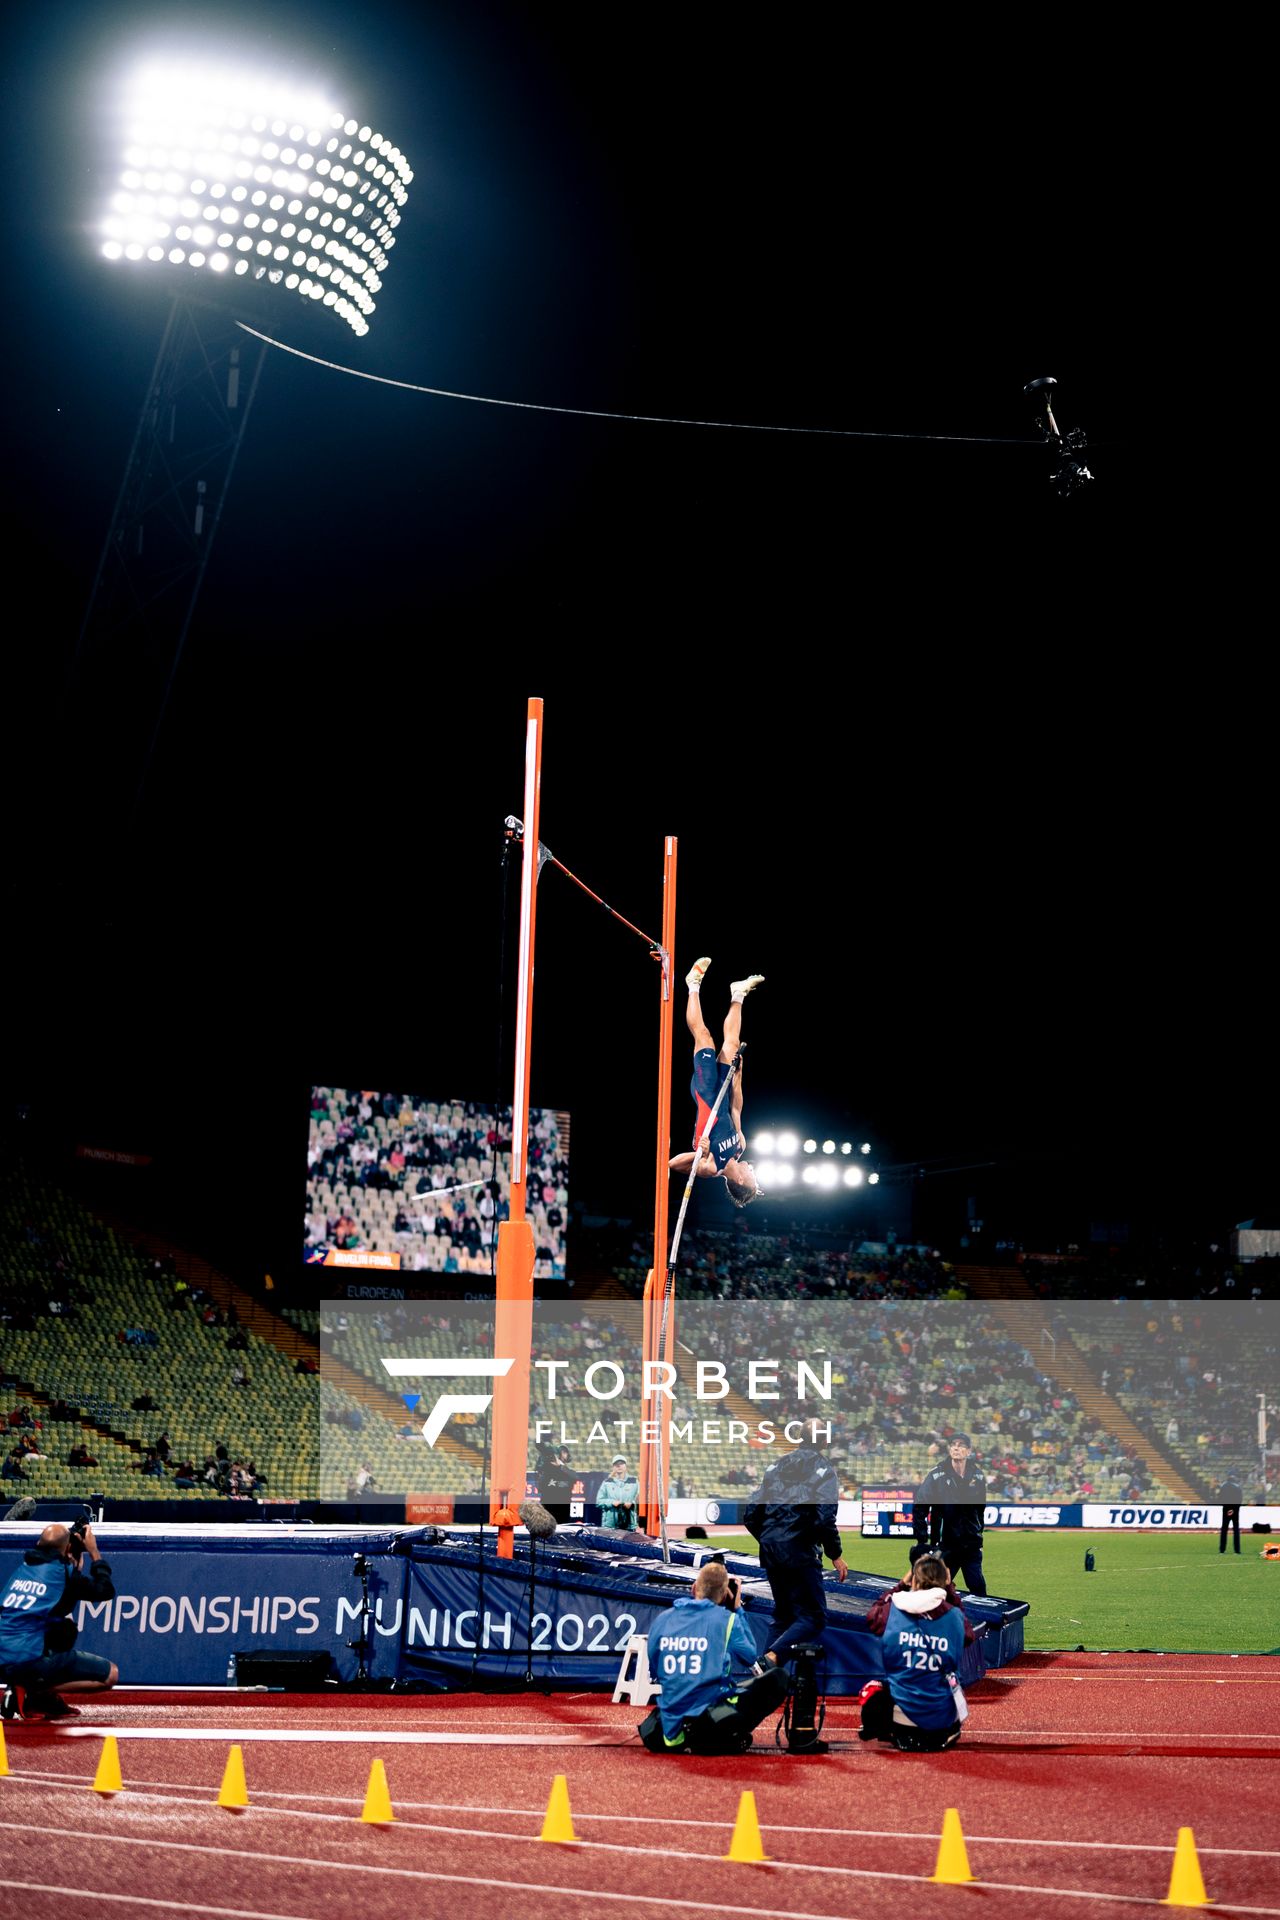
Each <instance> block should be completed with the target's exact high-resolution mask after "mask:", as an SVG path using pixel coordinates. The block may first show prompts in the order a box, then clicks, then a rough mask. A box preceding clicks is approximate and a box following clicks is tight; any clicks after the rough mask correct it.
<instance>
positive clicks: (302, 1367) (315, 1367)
mask: <svg viewBox="0 0 1280 1920" xmlns="http://www.w3.org/2000/svg"><path fill="white" fill-rule="evenodd" d="M293 1370H294V1372H295V1373H319V1371H320V1363H319V1361H318V1360H316V1359H314V1358H313V1357H312V1355H311V1354H309V1353H300V1354H299V1355H298V1358H297V1360H296V1362H295V1363H294V1368H293Z"/></svg>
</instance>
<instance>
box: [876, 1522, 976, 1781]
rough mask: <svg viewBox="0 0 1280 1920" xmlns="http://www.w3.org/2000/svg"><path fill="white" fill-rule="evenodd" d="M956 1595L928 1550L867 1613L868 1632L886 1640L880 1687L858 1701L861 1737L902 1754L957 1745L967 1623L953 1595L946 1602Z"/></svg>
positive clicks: (940, 1563)
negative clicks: (960, 1668) (959, 1676)
mask: <svg viewBox="0 0 1280 1920" xmlns="http://www.w3.org/2000/svg"><path fill="white" fill-rule="evenodd" d="M954 1594H955V1589H954V1587H953V1586H952V1584H951V1575H950V1572H949V1571H948V1568H947V1563H946V1561H945V1560H943V1559H941V1558H940V1557H939V1556H938V1555H936V1554H931V1553H927V1554H924V1555H922V1556H921V1558H920V1559H918V1560H917V1561H916V1563H915V1565H914V1567H913V1568H912V1569H911V1579H910V1582H909V1583H908V1585H907V1586H905V1587H897V1588H894V1589H893V1590H892V1591H891V1592H890V1593H888V1594H886V1595H885V1596H884V1600H883V1602H882V1601H877V1602H876V1605H875V1607H873V1608H872V1610H871V1613H869V1614H868V1616H867V1624H868V1626H869V1627H870V1628H871V1631H872V1632H873V1633H882V1634H883V1636H884V1671H885V1682H886V1684H885V1685H884V1686H882V1687H879V1686H878V1687H877V1688H876V1690H875V1691H874V1692H872V1693H870V1695H869V1697H868V1698H866V1699H865V1700H864V1702H863V1707H862V1726H861V1727H860V1728H859V1731H858V1738H859V1739H860V1740H884V1741H887V1742H888V1743H889V1744H890V1745H891V1746H895V1747H898V1748H900V1749H901V1750H902V1751H903V1752H904V1753H940V1752H941V1751H942V1750H943V1749H944V1748H945V1747H954V1746H955V1744H956V1742H957V1740H958V1739H959V1738H960V1720H961V1716H962V1712H964V1713H967V1711H968V1709H967V1708H966V1707H965V1706H964V1695H963V1694H962V1693H961V1691H960V1688H959V1685H958V1684H957V1682H956V1678H955V1674H956V1669H957V1667H958V1666H959V1664H960V1656H961V1654H962V1653H963V1652H964V1647H965V1637H966V1630H967V1623H966V1621H965V1617H964V1613H963V1612H962V1610H961V1607H960V1604H959V1599H958V1597H955V1598H951V1597H949V1596H950V1595H954ZM882 1608H883V1613H882V1612H881V1609H882ZM878 1621H879V1622H881V1623H882V1624H877V1622H878Z"/></svg>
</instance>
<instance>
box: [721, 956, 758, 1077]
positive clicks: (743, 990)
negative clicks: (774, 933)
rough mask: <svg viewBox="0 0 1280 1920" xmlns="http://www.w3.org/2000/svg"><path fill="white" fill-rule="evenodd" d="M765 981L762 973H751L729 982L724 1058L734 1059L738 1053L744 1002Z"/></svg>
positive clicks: (722, 1052) (722, 1055)
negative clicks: (741, 978)
mask: <svg viewBox="0 0 1280 1920" xmlns="http://www.w3.org/2000/svg"><path fill="white" fill-rule="evenodd" d="M763 981H764V975H763V974H762V973H749V974H748V975H747V976H746V978H745V979H744V980H731V981H730V982H729V1011H728V1013H726V1015H725V1017H724V1044H723V1046H722V1047H721V1049H720V1058H721V1059H722V1060H732V1059H733V1057H734V1055H735V1054H736V1053H737V1051H738V1042H739V1040H740V1039H741V1036H742V1003H743V1001H744V1000H745V999H746V997H747V995H748V994H749V993H753V992H754V991H755V989H756V988H757V987H758V986H760V985H762V984H763Z"/></svg>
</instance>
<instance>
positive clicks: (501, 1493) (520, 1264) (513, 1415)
mask: <svg viewBox="0 0 1280 1920" xmlns="http://www.w3.org/2000/svg"><path fill="white" fill-rule="evenodd" d="M541 803H542V702H541V700H530V702H529V710H528V717H527V720H526V723H525V742H524V861H523V864H522V866H521V873H520V954H519V968H520V979H519V985H518V987H517V998H516V1077H515V1098H514V1099H513V1101H512V1104H511V1202H510V1208H509V1212H508V1217H507V1219H505V1220H504V1221H503V1222H502V1224H501V1225H500V1226H499V1228H498V1275H497V1310H496V1313H495V1317H494V1349H493V1351H494V1358H495V1359H508V1358H509V1359H511V1360H512V1362H513V1364H512V1367H511V1370H510V1372H509V1373H507V1374H506V1375H505V1376H504V1377H502V1378H500V1379H498V1380H496V1381H495V1382H494V1394H493V1439H492V1443H491V1445H490V1450H489V1518H490V1519H491V1520H493V1521H495V1522H497V1526H498V1552H499V1554H500V1555H501V1556H502V1557H503V1558H504V1559H508V1560H509V1559H510V1558H511V1557H512V1548H513V1545H514V1541H515V1533H514V1524H515V1523H514V1517H513V1516H514V1509H515V1508H516V1507H518V1506H519V1504H520V1502H521V1501H522V1500H523V1499H524V1489H525V1474H526V1472H527V1469H528V1464H529V1375H530V1372H531V1370H532V1357H533V1228H532V1227H531V1226H530V1224H529V1222H528V1221H527V1220H526V1218H525V1191H526V1181H527V1175H528V1159H529V1070H530V1065H531V1062H532V1058H533V956H534V932H535V927H536V922H537V909H538V828H539V816H540V812H541Z"/></svg>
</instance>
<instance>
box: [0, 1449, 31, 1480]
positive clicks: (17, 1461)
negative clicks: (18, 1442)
mask: <svg viewBox="0 0 1280 1920" xmlns="http://www.w3.org/2000/svg"><path fill="white" fill-rule="evenodd" d="M30 1478H31V1475H30V1474H29V1473H28V1472H27V1470H26V1468H25V1467H24V1466H23V1464H22V1452H21V1449H20V1448H18V1447H14V1448H13V1449H12V1450H11V1451H10V1452H9V1453H6V1455H5V1457H4V1465H3V1466H2V1467H0V1480H29V1479H30Z"/></svg>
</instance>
